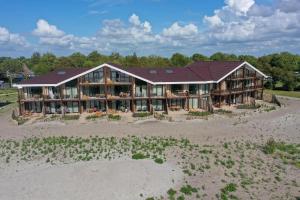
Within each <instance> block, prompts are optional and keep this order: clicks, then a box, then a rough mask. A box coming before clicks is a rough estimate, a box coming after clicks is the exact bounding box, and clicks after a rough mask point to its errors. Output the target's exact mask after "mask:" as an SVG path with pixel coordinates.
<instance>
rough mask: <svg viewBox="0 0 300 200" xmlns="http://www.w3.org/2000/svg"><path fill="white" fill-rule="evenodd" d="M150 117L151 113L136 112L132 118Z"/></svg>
mask: <svg viewBox="0 0 300 200" xmlns="http://www.w3.org/2000/svg"><path fill="white" fill-rule="evenodd" d="M150 115H151V113H150V112H136V113H133V114H132V117H148V116H150Z"/></svg>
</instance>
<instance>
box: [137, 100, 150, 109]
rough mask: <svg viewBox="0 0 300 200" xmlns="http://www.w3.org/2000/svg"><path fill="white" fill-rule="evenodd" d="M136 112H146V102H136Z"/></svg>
mask: <svg viewBox="0 0 300 200" xmlns="http://www.w3.org/2000/svg"><path fill="white" fill-rule="evenodd" d="M136 110H137V111H147V100H136Z"/></svg>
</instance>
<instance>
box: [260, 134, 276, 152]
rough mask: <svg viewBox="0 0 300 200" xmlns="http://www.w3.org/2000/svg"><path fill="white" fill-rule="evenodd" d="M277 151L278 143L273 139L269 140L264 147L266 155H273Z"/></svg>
mask: <svg viewBox="0 0 300 200" xmlns="http://www.w3.org/2000/svg"><path fill="white" fill-rule="evenodd" d="M275 150H276V142H275V140H274V139H273V138H271V139H269V140H268V141H267V143H266V144H265V145H264V146H263V151H264V152H265V153H266V154H272V153H274V152H275Z"/></svg>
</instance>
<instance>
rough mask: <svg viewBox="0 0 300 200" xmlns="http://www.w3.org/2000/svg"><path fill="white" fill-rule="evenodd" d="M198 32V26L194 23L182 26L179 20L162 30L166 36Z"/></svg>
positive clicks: (192, 34)
mask: <svg viewBox="0 0 300 200" xmlns="http://www.w3.org/2000/svg"><path fill="white" fill-rule="evenodd" d="M197 33H198V27H197V26H196V25H194V24H188V25H185V26H180V25H179V24H178V22H175V23H174V24H172V25H171V26H170V27H169V28H165V29H164V30H163V32H162V35H163V36H166V37H190V36H194V35H196V34H197Z"/></svg>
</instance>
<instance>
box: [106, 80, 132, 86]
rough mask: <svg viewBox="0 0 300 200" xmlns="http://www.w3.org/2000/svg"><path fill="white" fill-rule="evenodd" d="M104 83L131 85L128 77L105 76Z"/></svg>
mask: <svg viewBox="0 0 300 200" xmlns="http://www.w3.org/2000/svg"><path fill="white" fill-rule="evenodd" d="M106 83H107V85H131V81H130V79H121V78H114V79H110V78H107V79H106Z"/></svg>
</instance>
